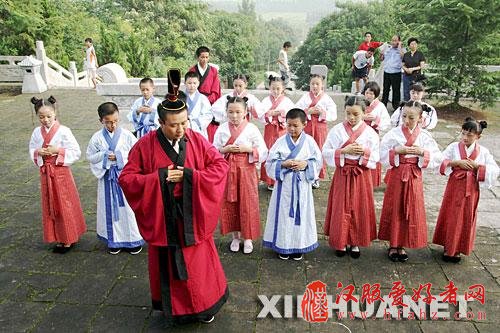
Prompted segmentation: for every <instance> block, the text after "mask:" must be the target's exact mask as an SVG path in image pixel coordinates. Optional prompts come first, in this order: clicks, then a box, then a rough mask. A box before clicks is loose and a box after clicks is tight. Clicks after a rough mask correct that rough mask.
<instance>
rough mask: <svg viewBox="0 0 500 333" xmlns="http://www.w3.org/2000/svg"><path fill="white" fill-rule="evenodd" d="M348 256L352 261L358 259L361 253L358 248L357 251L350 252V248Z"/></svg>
mask: <svg viewBox="0 0 500 333" xmlns="http://www.w3.org/2000/svg"><path fill="white" fill-rule="evenodd" d="M349 255H350V256H351V258H353V259H358V258H359V257H360V256H361V251H360V250H359V248H358V250H357V251H353V250H352V247H351V250H350V251H349Z"/></svg>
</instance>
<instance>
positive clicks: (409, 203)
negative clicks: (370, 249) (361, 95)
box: [378, 101, 442, 262]
mask: <svg viewBox="0 0 500 333" xmlns="http://www.w3.org/2000/svg"><path fill="white" fill-rule="evenodd" d="M427 111H428V108H427V106H426V105H422V104H420V103H419V102H414V101H410V102H406V104H405V105H404V107H403V124H402V125H401V126H399V127H395V128H393V129H391V130H390V131H389V132H387V134H385V135H384V137H383V138H382V141H381V142H380V161H381V162H382V164H383V165H385V166H386V167H388V169H387V174H386V178H385V180H386V183H387V189H386V190H385V195H384V202H383V205H382V213H381V216H380V229H379V232H378V238H379V239H380V240H387V241H389V243H390V248H389V252H388V256H389V259H390V260H392V261H401V262H405V261H407V260H408V254H407V253H406V251H405V249H404V248H405V247H409V248H422V247H425V246H427V222H426V217H425V203H424V184H423V180H422V169H433V168H437V167H438V166H439V165H440V164H441V162H442V154H441V151H440V150H439V147H438V145H437V143H436V141H435V140H434V139H433V138H432V136H431V135H430V133H429V132H427V131H426V130H424V129H422V128H421V127H420V126H421V122H422V113H423V112H427Z"/></svg>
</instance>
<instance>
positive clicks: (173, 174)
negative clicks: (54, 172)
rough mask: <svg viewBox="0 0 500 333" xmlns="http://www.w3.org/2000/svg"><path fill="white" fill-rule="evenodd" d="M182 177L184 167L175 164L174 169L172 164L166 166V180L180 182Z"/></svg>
mask: <svg viewBox="0 0 500 333" xmlns="http://www.w3.org/2000/svg"><path fill="white" fill-rule="evenodd" d="M183 179H184V167H181V166H177V168H176V169H174V166H173V165H170V166H169V167H168V171H167V182H171V183H180V182H182V181H183Z"/></svg>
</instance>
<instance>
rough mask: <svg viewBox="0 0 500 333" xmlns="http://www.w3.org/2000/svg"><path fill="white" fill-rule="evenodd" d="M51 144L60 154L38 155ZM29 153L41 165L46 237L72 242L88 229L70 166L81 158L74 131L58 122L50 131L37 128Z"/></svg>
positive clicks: (56, 240) (51, 240)
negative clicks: (40, 150)
mask: <svg viewBox="0 0 500 333" xmlns="http://www.w3.org/2000/svg"><path fill="white" fill-rule="evenodd" d="M48 145H52V146H56V147H59V151H58V153H57V155H54V156H44V157H42V156H41V155H39V154H38V151H39V149H41V148H47V146H48ZM29 149H30V156H31V159H32V161H33V163H35V164H36V165H37V166H38V167H39V168H40V191H41V193H40V198H41V201H42V222H43V240H44V241H45V242H47V243H52V242H58V243H65V244H73V243H76V242H78V239H79V238H80V236H81V235H82V234H84V233H85V231H86V230H87V226H86V224H85V218H84V216H83V211H82V207H81V204H80V196H79V194H78V190H77V188H76V184H75V180H74V179H73V174H72V173H71V169H70V167H69V166H70V165H71V164H73V163H74V162H76V161H77V160H78V159H79V158H80V154H81V152H80V147H79V145H78V142H77V141H76V139H75V137H74V136H73V134H72V133H71V130H70V129H69V128H68V127H66V126H62V125H60V124H59V122H57V121H56V122H55V123H54V124H53V125H52V127H51V128H50V130H49V131H47V129H46V128H45V127H43V126H40V127H37V128H35V130H34V131H33V134H32V135H31V141H30V144H29Z"/></svg>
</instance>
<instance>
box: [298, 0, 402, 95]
mask: <svg viewBox="0 0 500 333" xmlns="http://www.w3.org/2000/svg"><path fill="white" fill-rule="evenodd" d="M336 6H337V7H338V11H336V12H335V13H334V14H332V15H330V16H328V17H325V18H324V19H322V20H321V21H320V23H318V24H317V25H316V26H315V27H314V28H313V29H311V31H310V32H309V34H308V35H307V38H306V40H305V41H304V43H303V45H301V46H300V47H299V49H298V50H297V52H296V53H295V54H294V56H293V57H292V59H291V61H290V64H291V68H292V69H293V70H294V71H295V74H296V75H297V76H298V77H299V79H298V82H296V83H297V85H298V87H302V88H305V87H307V85H308V83H309V73H310V67H311V66H312V65H316V64H317V65H326V66H327V67H328V69H329V71H328V83H327V85H328V86H331V85H332V84H338V83H339V82H340V84H341V86H342V88H343V89H344V90H349V89H350V87H351V82H352V77H351V58H352V55H353V54H354V52H356V50H357V48H358V45H359V44H360V43H361V41H362V39H363V35H364V33H365V32H366V31H370V32H372V33H373V35H374V40H377V41H389V40H390V38H391V36H392V35H394V34H401V35H403V36H404V35H406V33H407V31H408V28H407V27H406V26H405V25H404V24H403V23H402V22H401V20H400V19H399V15H400V5H399V4H398V3H397V2H395V1H394V0H386V1H383V2H378V1H370V2H367V3H358V2H350V1H347V2H340V3H336ZM376 59H377V60H378V57H377V58H376Z"/></svg>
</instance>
